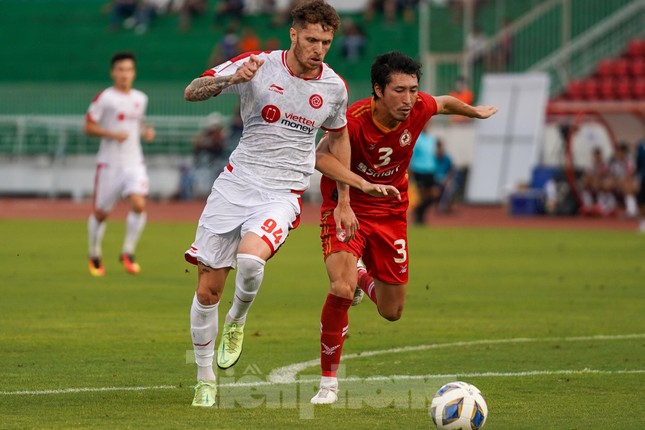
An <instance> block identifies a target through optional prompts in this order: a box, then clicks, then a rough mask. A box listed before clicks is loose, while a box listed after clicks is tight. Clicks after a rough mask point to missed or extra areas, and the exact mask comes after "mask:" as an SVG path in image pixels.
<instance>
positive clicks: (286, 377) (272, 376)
mask: <svg viewBox="0 0 645 430" xmlns="http://www.w3.org/2000/svg"><path fill="white" fill-rule="evenodd" d="M625 339H645V333H641V334H624V335H614V336H606V335H597V336H574V337H545V338H526V337H519V338H512V339H485V340H473V341H469V342H453V343H439V344H430V345H417V346H404V347H401V348H392V349H381V350H377V351H365V352H359V353H356V354H347V355H344V356H343V358H342V359H341V360H342V361H346V360H351V359H354V358H362V357H373V356H375V355H383V354H397V353H400V352H413V351H426V350H429V349H440V348H453V347H459V346H473V345H499V344H509V343H529V342H575V341H585V340H625ZM318 365H320V359H319V358H316V359H315V360H309V361H303V362H302V363H295V364H290V365H289V366H284V367H279V368H277V369H273V370H272V371H271V373H269V376H268V378H267V379H268V380H269V381H271V382H277V383H279V382H282V383H284V382H293V381H295V380H296V375H297V374H298V373H299V372H301V371H303V370H305V369H307V368H309V367H313V366H318Z"/></svg>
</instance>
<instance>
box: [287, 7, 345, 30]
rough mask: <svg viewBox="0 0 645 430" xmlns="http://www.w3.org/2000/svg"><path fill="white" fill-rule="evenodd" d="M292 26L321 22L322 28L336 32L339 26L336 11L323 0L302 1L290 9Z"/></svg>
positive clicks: (300, 26)
mask: <svg viewBox="0 0 645 430" xmlns="http://www.w3.org/2000/svg"><path fill="white" fill-rule="evenodd" d="M291 18H292V19H293V24H292V26H293V27H295V28H303V27H304V26H305V25H307V24H321V25H322V27H323V30H325V31H329V30H331V31H332V32H334V33H335V32H336V30H338V27H340V18H339V17H338V12H336V9H334V8H333V7H332V6H331V5H329V4H327V3H326V2H325V1H324V0H311V1H307V2H304V3H303V4H301V5H300V6H297V7H295V8H294V9H293V10H292V11H291Z"/></svg>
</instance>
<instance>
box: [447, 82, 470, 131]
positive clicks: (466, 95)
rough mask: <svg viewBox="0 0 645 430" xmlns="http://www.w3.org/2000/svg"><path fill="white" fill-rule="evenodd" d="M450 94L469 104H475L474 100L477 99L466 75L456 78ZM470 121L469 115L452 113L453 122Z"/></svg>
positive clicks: (451, 120) (451, 119)
mask: <svg viewBox="0 0 645 430" xmlns="http://www.w3.org/2000/svg"><path fill="white" fill-rule="evenodd" d="M449 95H451V96H453V97H454V98H456V99H458V100H461V101H462V102H464V103H466V104H469V105H471V104H473V101H474V99H475V97H474V96H473V92H472V91H471V90H470V87H469V86H468V81H467V80H466V78H465V77H464V76H459V77H457V79H456V80H455V86H454V88H453V90H452V91H450V93H449ZM468 121H470V118H468V117H467V116H461V115H450V122H452V123H463V122H468Z"/></svg>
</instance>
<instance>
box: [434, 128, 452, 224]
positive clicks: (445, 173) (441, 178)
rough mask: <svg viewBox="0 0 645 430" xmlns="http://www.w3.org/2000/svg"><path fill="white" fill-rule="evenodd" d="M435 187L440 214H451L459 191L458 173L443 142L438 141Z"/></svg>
mask: <svg viewBox="0 0 645 430" xmlns="http://www.w3.org/2000/svg"><path fill="white" fill-rule="evenodd" d="M434 159H435V162H434V163H435V174H434V175H435V185H434V190H433V192H432V195H433V197H434V198H435V199H436V200H437V211H438V212H444V213H445V212H451V211H452V202H453V199H454V195H455V191H457V186H458V183H457V172H456V170H455V167H454V164H453V162H452V158H450V155H448V154H447V153H446V150H445V148H444V145H443V142H442V141H441V140H440V139H437V145H436V148H435V155H434Z"/></svg>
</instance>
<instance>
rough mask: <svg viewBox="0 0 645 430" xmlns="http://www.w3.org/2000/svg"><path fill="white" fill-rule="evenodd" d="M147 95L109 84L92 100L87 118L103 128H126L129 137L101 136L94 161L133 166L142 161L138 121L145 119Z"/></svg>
mask: <svg viewBox="0 0 645 430" xmlns="http://www.w3.org/2000/svg"><path fill="white" fill-rule="evenodd" d="M147 105H148V96H146V95H145V94H144V93H142V92H141V91H139V90H135V89H131V90H130V91H129V92H128V93H124V92H123V91H119V90H117V89H116V88H114V87H109V88H107V89H105V90H103V91H101V92H100V93H99V94H98V95H97V96H96V97H95V98H94V100H92V103H91V104H90V107H89V109H88V110H87V119H88V120H89V121H92V122H95V123H97V124H99V125H100V126H101V127H103V128H104V129H106V130H110V131H125V132H126V133H128V138H127V139H126V140H125V141H123V142H121V143H119V142H118V141H117V140H115V139H107V138H102V139H101V146H100V148H99V152H98V155H97V162H98V163H102V164H108V165H110V166H122V167H123V166H134V165H141V164H142V163H143V151H142V149H141V123H142V121H143V119H144V116H145V112H146V107H147Z"/></svg>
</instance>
